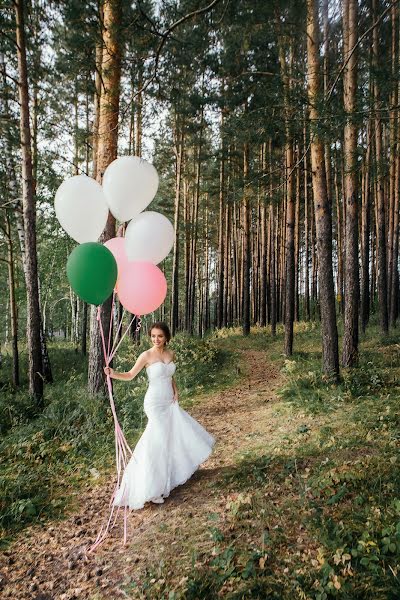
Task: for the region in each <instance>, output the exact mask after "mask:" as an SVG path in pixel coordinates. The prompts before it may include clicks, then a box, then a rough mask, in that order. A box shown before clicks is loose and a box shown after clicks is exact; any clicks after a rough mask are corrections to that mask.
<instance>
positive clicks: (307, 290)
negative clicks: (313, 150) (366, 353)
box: [304, 124, 311, 321]
mask: <svg viewBox="0 0 400 600" xmlns="http://www.w3.org/2000/svg"><path fill="white" fill-rule="evenodd" d="M306 148H307V127H306V124H304V312H305V319H306V321H309V320H310V318H311V314H310V251H309V239H310V233H309V201H308V163H307V152H306Z"/></svg>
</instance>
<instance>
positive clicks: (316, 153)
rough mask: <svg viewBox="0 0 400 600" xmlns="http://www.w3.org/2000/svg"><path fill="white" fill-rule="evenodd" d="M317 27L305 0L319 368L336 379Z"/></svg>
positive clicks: (312, 1)
mask: <svg viewBox="0 0 400 600" xmlns="http://www.w3.org/2000/svg"><path fill="white" fill-rule="evenodd" d="M318 28H319V25H318V5H317V2H316V0H307V74H308V99H309V104H310V124H311V168H312V177H313V191H314V207H315V225H316V233H317V251H318V265H319V287H320V294H319V295H320V304H321V325H322V355H323V369H324V372H325V373H328V374H330V375H333V376H334V377H335V378H338V376H339V349H338V333H337V326H336V312H335V295H334V294H335V292H334V285H333V268H332V216H331V207H330V205H329V199H328V192H327V186H326V171H325V159H324V146H323V143H322V141H321V139H320V137H319V133H318V129H317V128H318V125H317V123H318V121H319V117H320V114H319V110H318V105H319V98H320V95H321V87H320V76H319V42H318V39H319V31H318Z"/></svg>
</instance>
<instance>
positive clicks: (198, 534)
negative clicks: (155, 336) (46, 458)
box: [0, 350, 281, 600]
mask: <svg viewBox="0 0 400 600" xmlns="http://www.w3.org/2000/svg"><path fill="white" fill-rule="evenodd" d="M240 362H241V364H242V365H244V369H245V374H244V375H243V376H242V377H241V378H240V380H239V382H238V383H236V384H235V385H234V386H233V387H231V388H227V389H224V390H223V391H220V392H216V393H213V394H210V395H207V396H205V397H203V398H201V399H200V400H199V401H198V402H196V404H195V405H194V406H193V407H192V408H191V409H190V413H191V414H192V415H193V416H194V417H195V418H196V419H198V420H199V421H200V423H202V424H203V425H204V426H205V427H206V428H207V429H208V430H209V431H210V432H211V433H212V434H213V435H214V436H215V437H216V439H217V444H216V446H215V449H214V452H213V454H212V456H211V458H210V459H209V460H208V461H207V463H205V465H204V466H203V467H202V468H201V469H200V470H199V471H198V472H197V473H196V474H195V475H194V476H193V477H192V479H191V480H190V481H189V482H187V483H186V484H185V485H183V486H180V487H179V488H177V489H175V490H174V491H173V492H172V493H171V496H170V497H169V498H168V499H167V500H166V502H165V504H163V505H146V507H145V508H144V509H143V510H141V511H137V512H136V513H131V515H130V516H129V520H128V543H127V545H126V546H124V545H123V539H122V538H123V531H122V529H123V528H122V521H123V518H122V514H120V515H119V517H120V518H119V519H118V522H117V524H116V526H115V527H114V529H113V530H112V532H111V533H110V535H109V537H108V539H107V540H106V541H105V542H104V544H103V545H102V546H101V547H100V548H99V549H98V550H97V552H95V553H94V554H86V550H87V548H88V546H89V545H90V543H91V542H93V540H94V538H95V537H96V535H97V532H98V530H99V528H100V526H101V525H102V523H103V521H104V519H105V518H106V517H107V516H108V499H109V497H110V494H111V491H112V487H113V485H112V484H109V485H107V486H99V485H98V486H97V487H94V488H92V489H91V490H88V491H86V492H83V493H82V497H81V498H80V499H79V505H80V510H79V511H78V512H75V514H72V515H71V516H69V517H68V518H67V519H66V520H64V521H57V522H51V523H48V524H47V525H46V526H44V527H39V526H34V527H31V528H29V529H28V530H26V531H25V532H24V533H22V534H20V535H19V536H18V539H16V541H15V542H14V543H13V544H12V545H11V546H10V547H9V548H8V550H7V551H6V552H5V553H3V554H2V555H1V557H0V571H1V575H2V577H3V579H2V587H1V588H0V590H1V591H2V597H4V598H13V599H17V598H18V599H25V598H26V599H28V598H29V599H30V600H31V599H34V600H53V599H54V600H72V599H73V598H76V599H83V598H91V599H93V600H105V599H106V598H144V597H149V598H153V597H154V598H155V597H159V596H158V595H157V591H156V590H157V575H155V577H154V578H151V575H149V568H151V567H153V566H154V565H157V564H160V562H161V564H163V563H165V561H166V560H167V562H170V561H171V560H172V561H173V562H174V564H175V566H176V572H174V573H171V580H168V582H167V583H168V586H169V589H170V590H174V589H177V590H179V588H180V585H182V582H184V581H185V569H187V570H190V569H192V568H193V564H192V563H193V552H199V553H201V552H203V551H205V550H207V551H208V550H209V551H210V552H211V551H212V547H213V544H214V542H213V541H212V539H211V537H210V524H211V525H212V523H210V515H211V516H212V515H217V514H218V513H219V512H220V511H221V507H222V509H223V508H225V506H226V503H227V500H229V498H227V496H226V491H225V490H224V487H223V486H221V478H223V476H224V473H226V472H228V471H229V469H231V468H232V467H233V466H234V464H235V459H236V460H237V458H238V457H239V456H241V455H243V454H245V453H246V451H248V450H249V451H251V449H252V448H254V447H256V446H258V447H259V446H260V445H261V444H263V441H264V440H265V439H266V436H268V433H270V436H271V435H272V436H273V432H275V435H276V431H277V429H279V423H277V419H279V415H278V416H277V415H276V414H274V404H275V403H276V402H277V399H276V396H275V391H274V390H275V389H276V387H277V385H278V382H279V379H280V377H281V375H280V372H279V369H278V367H277V366H276V365H275V364H272V363H271V362H269V361H268V358H267V356H266V353H265V351H264V352H263V351H256V350H246V351H244V352H242V355H241V361H240ZM211 518H212V517H211ZM177 574H179V577H178V579H177ZM146 578H147V580H148V581H149V582H150V584H156V587H155V588H154V595H153V592H152V591H150V590H148V592H147V594H145V593H143V592H141V591H140V588H142V585H143V581H144V579H146ZM160 581H161V583H162V580H160ZM160 597H161V596H160ZM162 597H164V596H162ZM170 597H172V598H175V596H174V595H170Z"/></svg>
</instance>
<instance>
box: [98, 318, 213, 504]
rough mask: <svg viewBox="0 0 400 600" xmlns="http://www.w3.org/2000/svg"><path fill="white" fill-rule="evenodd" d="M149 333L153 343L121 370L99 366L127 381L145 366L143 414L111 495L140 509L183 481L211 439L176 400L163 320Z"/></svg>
mask: <svg viewBox="0 0 400 600" xmlns="http://www.w3.org/2000/svg"><path fill="white" fill-rule="evenodd" d="M149 335H150V338H151V342H152V344H153V347H152V348H151V349H150V350H146V352H143V353H142V354H141V355H140V356H139V358H138V359H137V361H136V363H135V365H134V366H133V367H132V369H131V370H130V371H128V372H127V373H117V371H114V369H112V368H111V367H105V369H104V371H105V373H106V375H110V377H112V378H113V379H122V380H123V381H130V380H132V379H133V378H134V377H136V375H137V374H138V373H140V371H141V370H142V369H143V368H144V367H145V368H146V372H147V377H148V379H149V387H148V388H147V392H146V395H145V397H144V410H145V413H146V416H147V418H148V423H147V426H146V429H145V430H144V432H143V435H142V436H141V438H140V440H139V441H138V443H137V445H136V447H135V449H134V451H133V455H132V457H131V459H130V461H129V463H128V465H127V467H126V469H125V472H124V475H123V478H122V481H121V485H120V488H119V490H118V491H117V493H116V496H115V498H114V505H115V506H129V508H132V509H139V508H143V506H144V504H145V502H148V501H151V502H154V503H156V504H161V503H163V502H164V498H166V497H167V496H168V495H169V493H170V491H171V490H172V489H174V488H175V487H176V486H178V485H181V484H182V483H184V482H185V481H187V480H188V479H189V478H190V477H191V476H192V475H193V473H194V472H195V471H196V470H197V468H198V467H199V465H200V464H201V463H203V462H204V461H205V460H206V459H207V458H208V457H209V455H210V453H211V450H212V447H213V445H214V443H215V440H214V438H213V437H212V435H210V434H209V433H208V432H207V431H206V430H205V429H204V428H203V427H202V426H201V425H200V424H199V423H198V422H197V421H196V420H195V419H193V418H192V417H191V416H190V415H189V414H188V413H187V412H186V411H184V410H183V409H182V408H181V407H180V406H179V404H178V389H177V387H176V383H175V381H174V378H173V376H174V373H175V369H176V366H175V363H174V358H175V357H174V353H173V352H172V351H171V350H169V349H168V347H167V344H168V342H169V341H170V339H171V334H170V331H169V328H168V326H167V325H166V324H165V323H162V322H157V323H154V324H153V325H152V326H151V328H150V330H149Z"/></svg>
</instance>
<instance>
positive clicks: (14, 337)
mask: <svg viewBox="0 0 400 600" xmlns="http://www.w3.org/2000/svg"><path fill="white" fill-rule="evenodd" d="M5 236H6V241H7V250H8V252H7V254H8V256H7V264H8V292H9V303H10V317H11V318H10V320H11V347H12V382H13V386H14V388H17V387H19V354H18V311H17V302H16V297H15V269H14V249H13V243H12V235H11V223H10V217H9V215H8V214H7V213H6V215H5Z"/></svg>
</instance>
